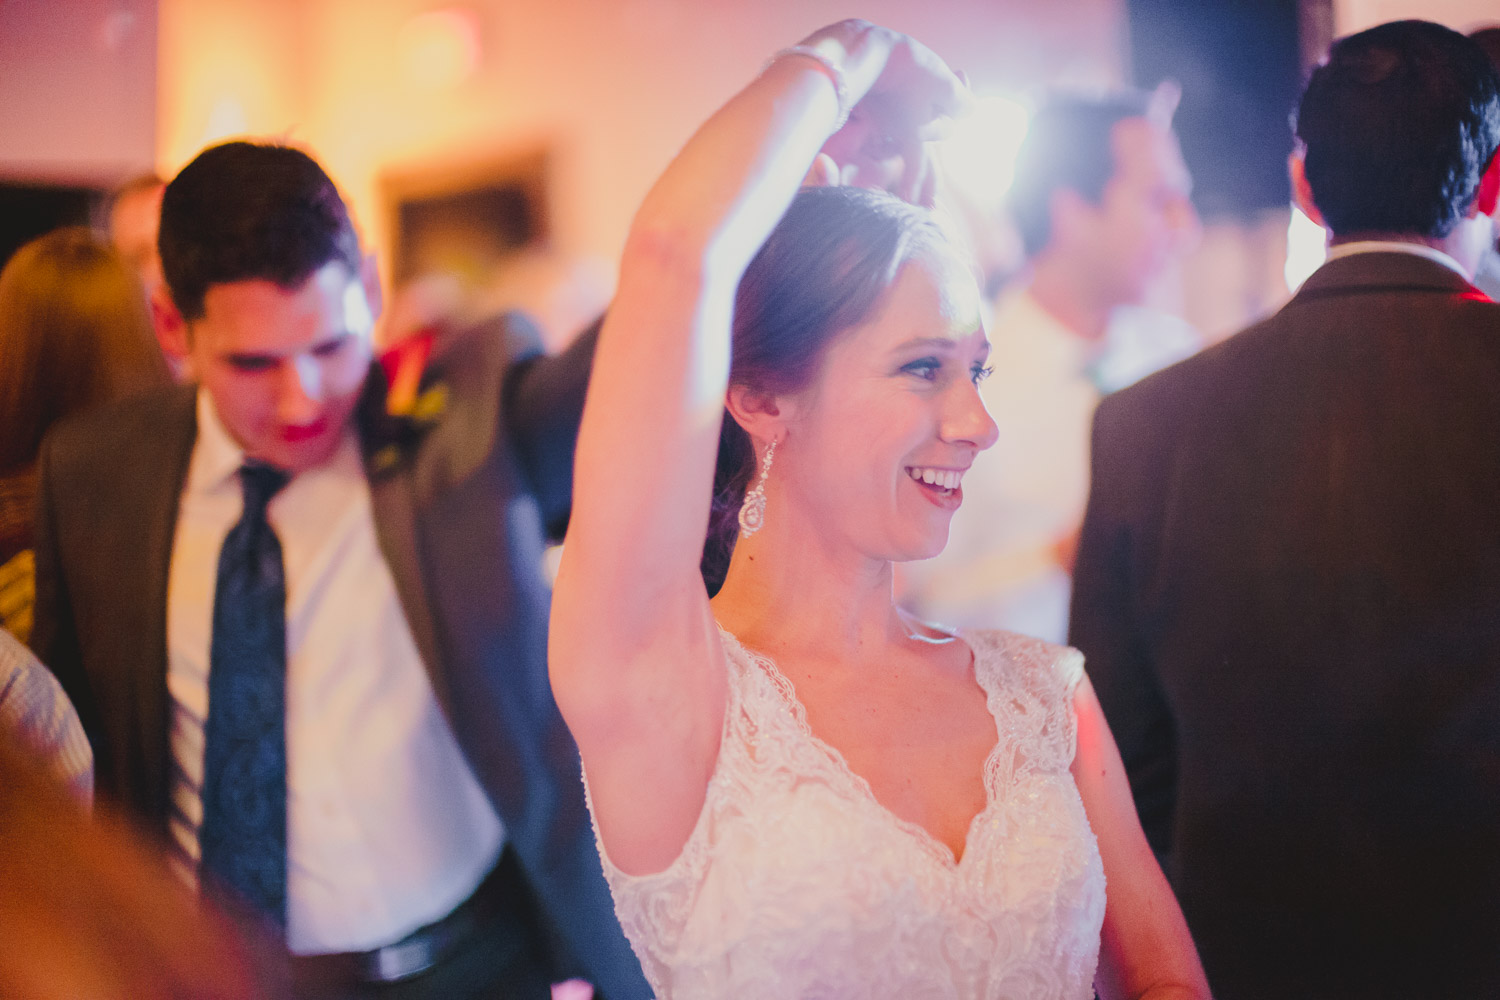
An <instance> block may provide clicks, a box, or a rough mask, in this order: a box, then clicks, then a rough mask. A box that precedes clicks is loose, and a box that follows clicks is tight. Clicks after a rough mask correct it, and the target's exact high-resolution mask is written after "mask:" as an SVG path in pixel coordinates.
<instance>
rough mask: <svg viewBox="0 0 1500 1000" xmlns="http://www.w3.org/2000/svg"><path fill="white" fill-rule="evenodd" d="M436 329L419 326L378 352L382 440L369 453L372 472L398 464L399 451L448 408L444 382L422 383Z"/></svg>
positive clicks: (408, 446)
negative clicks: (382, 388)
mask: <svg viewBox="0 0 1500 1000" xmlns="http://www.w3.org/2000/svg"><path fill="white" fill-rule="evenodd" d="M435 337H436V330H435V329H433V328H432V327H428V328H426V329H423V330H421V331H419V332H417V333H415V334H413V335H411V336H410V337H406V338H404V339H403V340H402V341H401V342H400V343H399V344H397V345H396V346H394V347H392V348H391V349H390V350H388V351H386V352H385V353H384V354H382V355H381V356H380V365H381V367H382V368H383V369H384V370H385V378H386V385H387V386H388V388H387V390H386V394H385V414H384V416H385V419H384V420H383V421H381V422H382V423H383V424H384V430H385V433H384V434H382V437H383V438H385V444H383V445H382V446H381V447H380V448H379V449H377V450H376V452H375V453H374V455H373V456H372V457H371V459H370V461H371V465H372V466H373V468H374V470H375V471H376V472H389V471H390V470H392V469H394V468H395V467H396V466H397V465H399V464H400V462H401V459H402V457H403V455H404V454H405V453H406V452H408V451H409V450H410V449H411V448H413V447H415V446H416V444H417V442H418V441H420V440H421V439H422V436H423V435H424V434H425V433H426V432H427V431H428V430H429V429H430V428H431V427H432V425H433V424H435V423H437V421H438V420H439V419H440V418H441V417H442V415H443V413H444V411H446V410H447V409H448V398H449V392H448V385H447V383H446V382H441V381H439V382H433V383H431V384H429V385H427V386H426V387H425V388H423V387H422V373H423V370H424V369H425V368H426V367H427V360H428V358H430V357H431V356H432V344H433V340H434V339H435Z"/></svg>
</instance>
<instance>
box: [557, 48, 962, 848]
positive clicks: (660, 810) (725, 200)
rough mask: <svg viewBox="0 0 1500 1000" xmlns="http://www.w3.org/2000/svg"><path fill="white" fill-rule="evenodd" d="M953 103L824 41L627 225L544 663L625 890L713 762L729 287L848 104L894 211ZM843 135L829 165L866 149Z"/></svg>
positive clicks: (677, 830)
mask: <svg viewBox="0 0 1500 1000" xmlns="http://www.w3.org/2000/svg"><path fill="white" fill-rule="evenodd" d="M867 97H868V98H869V99H868V100H866V98H867ZM963 97H964V90H963V87H962V85H961V84H960V83H959V82H958V80H957V79H956V78H955V77H954V76H953V75H952V74H951V73H950V72H949V71H948V70H947V68H946V67H945V66H944V65H943V63H942V62H941V60H939V59H937V58H936V57H935V56H933V55H932V53H931V52H929V51H928V50H927V49H925V48H923V47H922V46H921V45H920V44H918V43H916V42H914V41H912V40H910V39H908V38H905V37H904V36H901V35H898V34H896V33H894V32H890V31H887V30H885V29H883V28H879V27H876V26H874V25H871V24H868V23H865V22H860V21H845V22H841V23H839V24H836V25H832V26H830V27H828V28H825V29H823V30H821V31H819V32H816V33H815V34H813V35H812V36H810V37H809V38H808V39H807V40H806V41H804V42H803V43H802V44H801V45H799V46H796V47H794V48H792V49H790V50H787V51H785V52H783V53H781V54H780V55H778V56H777V57H776V58H775V59H773V60H772V62H771V63H770V64H769V65H768V66H767V68H766V69H765V70H764V71H763V72H762V73H761V75H760V76H758V77H757V78H756V79H755V80H753V81H752V82H751V83H750V84H749V85H748V86H747V87H746V88H745V89H744V90H742V91H741V92H740V93H739V94H737V95H736V96H735V97H734V98H733V99H731V100H730V101H729V103H728V104H726V105H725V106H724V107H723V108H721V109H720V110H719V111H718V112H717V113H716V114H715V115H714V116H713V117H712V118H710V119H709V120H708V122H706V123H705V124H704V125H703V126H702V127H701V128H700V129H699V130H698V132H697V133H696V134H695V135H694V136H693V138H692V139H691V140H690V141H689V142H688V144H687V145H686V146H685V147H684V148H683V150H682V151H681V153H679V154H678V156H677V158H676V159H675V160H674V161H673V162H672V164H671V165H670V166H669V167H668V168H667V170H666V172H665V173H664V174H663V175H662V177H661V178H660V179H659V180H658V181H657V183H656V185H655V186H654V187H653V188H652V190H651V192H650V194H649V195H648V196H647V197H646V200H645V202H644V204H643V205H642V206H641V208H640V210H639V212H638V213H637V215H636V217H635V220H634V223H633V224H632V226H631V231H630V236H629V239H628V240H627V243H626V248H625V253H624V256H623V259H622V261H621V265H620V277H619V286H618V291H617V292H616V295H615V298H614V301H613V303H612V304H611V305H610V308H609V313H608V317H607V318H606V320H605V323H604V327H603V330H602V331H601V334H600V337H599V345H598V351H597V354H596V356H595V360H594V369H593V374H592V378H591V381H590V384H589V395H588V402H587V405H586V407H585V410H584V416H583V424H582V428H581V430H580V433H579V438H578V455H577V464H576V473H575V490H574V501H573V513H572V518H571V522H570V527H569V531H568V539H567V545H566V547H565V550H564V557H563V563H562V567H561V569H560V572H559V576H558V580H557V587H556V590H555V593H554V599H553V611H552V626H551V650H550V654H549V660H550V667H551V674H552V684H553V689H554V691H555V694H556V696H557V701H558V704H559V706H560V707H561V709H562V711H563V714H564V717H565V718H566V719H567V721H568V724H569V726H570V728H571V729H572V730H573V733H574V735H575V737H576V739H577V741H578V744H579V747H580V749H581V751H582V753H583V758H584V763H585V766H586V768H587V770H588V774H589V779H590V787H591V791H592V794H593V798H594V806H595V813H596V816H597V817H598V820H599V823H600V828H601V831H602V833H603V838H604V841H605V845H606V848H607V849H608V851H609V853H610V855H611V859H612V860H613V861H614V862H615V863H616V864H617V865H619V866H620V867H621V868H623V869H624V870H626V871H635V872H644V871H655V870H659V869H660V868H662V867H665V866H666V865H667V864H668V863H669V862H670V861H671V860H672V859H673V858H674V857H675V856H676V854H677V853H678V851H679V850H680V848H681V846H682V844H683V843H684V842H685V841H686V839H687V836H688V834H689V833H690V832H691V829H692V825H693V823H694V822H695V820H696V817H697V815H698V812H699V810H700V809H701V806H702V802H703V796H704V790H705V786H706V783H707V780H708V777H709V775H710V774H711V772H712V770H713V766H714V762H715V759H716V755H717V752H718V745H719V738H720V732H721V728H722V724H723V709H724V698H725V676H724V663H723V652H722V649H721V647H720V645H719V640H718V637H717V634H716V631H715V627H714V623H713V619H712V617H711V615H710V612H709V606H708V599H707V593H706V591H705V589H704V586H703V583H702V580H701V578H700V576H699V569H698V566H699V559H700V556H701V554H702V550H703V543H704V534H705V531H706V529H707V525H708V517H709V508H710V499H711V496H710V495H711V492H712V485H713V476H714V462H715V456H716V451H717V443H718V437H719V425H720V421H721V420H722V419H723V412H724V398H725V391H726V389H727V386H728V380H729V358H730V321H731V314H732V311H733V303H734V297H735V291H736V288H737V287H738V284H739V281H740V278H741V276H742V275H743V274H744V272H745V269H746V267H747V266H748V265H749V263H750V261H751V259H752V258H753V257H754V255H755V253H756V251H757V250H758V249H759V247H760V246H761V244H762V243H763V242H764V241H765V239H766V237H767V236H768V235H769V234H770V232H771V230H772V228H773V227H774V226H775V225H776V223H777V221H778V220H779V219H780V218H781V216H782V214H783V213H784V212H785V210H786V208H787V206H788V204H789V203H790V202H791V199H792V197H793V195H794V194H795V193H796V191H797V188H798V186H799V185H800V184H801V182H802V180H803V178H804V177H805V176H806V175H807V174H808V172H809V169H810V168H811V167H812V166H813V164H814V161H815V159H820V158H819V151H820V150H821V149H823V147H824V145H825V143H827V142H828V140H829V138H830V136H831V135H832V134H833V133H835V132H836V131H838V129H839V127H840V125H841V124H842V120H843V118H844V117H845V116H846V115H847V114H848V112H849V109H850V107H851V106H852V105H856V104H859V105H860V109H859V111H860V113H859V115H858V116H857V117H858V118H859V128H860V129H863V130H866V131H869V132H873V133H878V135H877V138H879V139H880V140H881V141H882V142H883V143H884V144H885V147H886V148H889V149H901V150H905V151H907V156H906V157H905V160H906V162H907V164H908V169H907V170H906V171H905V175H904V177H903V178H901V180H900V181H899V183H900V185H901V190H898V192H897V193H901V194H905V195H906V196H908V197H910V196H912V195H913V194H915V193H916V192H917V189H918V187H919V186H920V185H921V184H922V183H923V178H922V174H921V171H920V170H917V169H912V167H913V166H914V165H916V164H919V163H920V162H921V160H922V158H921V156H920V155H919V154H917V155H913V154H912V151H913V150H919V149H920V145H921V144H920V139H921V135H922V131H923V130H924V129H925V128H927V127H928V126H929V125H930V124H931V122H932V121H933V120H935V119H936V118H938V117H940V116H942V115H944V114H946V113H949V112H950V111H952V110H953V109H954V107H955V106H956V104H958V103H959V102H960V101H961V100H963ZM861 102H863V103H861ZM853 132H855V130H854V129H850V130H848V131H846V132H845V133H844V135H841V136H840V142H839V143H834V144H831V145H830V147H829V148H830V150H834V149H835V148H836V147H837V146H838V145H840V144H843V145H846V146H856V147H858V146H864V147H865V148H868V146H869V144H868V143H862V142H861V140H860V138H859V137H858V136H857V135H852V133H853ZM856 152H857V150H856ZM820 168H821V169H823V170H824V171H831V170H833V169H835V167H834V165H831V164H828V163H827V161H826V160H821V159H820ZM850 169H857V168H853V167H851V168H850ZM647 788H649V789H650V795H649V797H647V796H643V795H641V791H642V789H647Z"/></svg>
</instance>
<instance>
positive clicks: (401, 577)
mask: <svg viewBox="0 0 1500 1000" xmlns="http://www.w3.org/2000/svg"><path fill="white" fill-rule="evenodd" d="M160 245H161V251H162V260H163V266H164V270H165V273H166V280H167V282H168V285H169V287H170V289H171V292H172V296H173V300H174V302H175V303H176V305H177V307H178V308H179V310H180V311H181V313H182V316H183V317H184V319H185V320H186V326H185V330H184V333H185V339H184V342H183V343H182V344H181V345H179V350H180V351H181V352H182V353H183V354H184V355H185V356H186V357H187V358H188V359H189V360H190V362H191V366H192V370H193V372H194V374H195V376H196V378H197V384H196V385H190V386H184V387H179V388H176V389H173V390H170V391H165V392H162V393H160V394H157V395H155V396H150V397H144V398H141V399H138V400H136V401H132V402H129V403H127V404H125V405H121V406H118V407H115V408H112V409H109V410H104V411H100V412H97V413H93V414H88V415H85V416H84V417H83V418H82V419H79V420H76V421H74V422H72V423H70V424H67V425H64V426H62V427H60V428H59V429H58V430H57V431H56V432H55V433H54V434H53V436H52V437H50V438H49V440H48V441H47V444H46V446H45V448H44V455H43V458H42V460H41V485H40V493H39V497H40V499H39V510H38V526H37V587H38V600H37V624H36V632H35V637H34V642H35V647H36V650H37V652H38V654H39V655H41V656H42V657H44V658H45V662H47V663H49V664H50V665H51V666H52V667H53V669H54V670H55V672H56V673H57V675H58V677H59V678H60V680H61V681H62V682H63V684H64V686H65V688H66V689H67V690H68V692H69V694H70V695H71V696H72V698H73V699H74V700H75V702H76V703H77V704H78V705H79V708H80V714H81V715H82V717H83V719H84V724H85V727H86V728H87V729H88V731H89V733H90V735H91V738H92V741H93V743H94V746H95V751H96V754H97V765H98V766H97V769H96V770H97V774H98V789H99V792H100V793H101V795H102V796H103V797H104V798H106V799H110V800H114V801H115V802H117V803H119V804H122V805H123V806H125V807H126V808H128V809H129V810H130V811H131V812H133V813H134V814H135V815H136V816H137V817H138V818H140V819H141V820H143V821H144V822H145V823H146V824H148V825H149V826H150V827H152V828H154V829H155V830H156V831H158V832H159V833H160V834H161V835H162V836H163V837H164V838H166V839H167V840H168V841H169V842H170V843H171V845H172V847H173V848H174V849H175V850H174V854H175V855H176V856H177V857H178V858H179V859H180V860H181V861H182V862H183V867H184V869H185V874H186V875H187V876H188V877H189V878H196V879H197V880H198V881H199V882H200V883H201V884H203V885H204V886H205V887H206V888H210V889H213V890H214V891H216V892H222V893H223V894H225V895H226V896H227V897H228V898H230V899H231V900H232V901H233V904H234V905H236V906H238V907H240V908H241V909H243V910H244V911H248V912H252V913H254V914H255V915H256V916H257V917H258V918H259V919H260V922H261V923H262V924H263V926H264V927H266V928H269V929H270V930H271V932H272V933H273V934H276V935H284V937H285V941H286V943H287V946H288V949H289V951H290V952H291V953H292V956H293V957H292V959H291V966H292V970H293V971H292V974H293V977H294V980H295V981H296V982H298V983H299V984H301V985H302V986H303V987H304V988H305V989H306V990H307V992H309V993H316V994H317V995H320V996H321V995H329V996H358V997H429V996H430V997H444V998H447V997H469V996H473V997H481V996H483V997H490V996H499V997H512V996H514V997H545V996H547V995H548V992H549V988H550V984H551V983H552V982H553V981H556V980H560V979H564V978H567V977H568V976H570V975H579V976H583V977H586V978H587V979H589V980H591V981H593V982H594V983H595V984H597V985H598V986H599V987H600V989H601V991H602V993H603V994H604V995H605V996H607V997H611V998H615V997H633V996H644V995H646V994H647V992H648V991H647V989H646V986H645V983H644V980H643V979H642V977H641V975H640V971H639V967H638V965H637V964H636V961H635V959H634V957H633V955H632V954H631V953H630V950H629V947H628V945H627V943H626V942H625V939H624V936H623V935H622V933H621V931H620V928H619V924H618V922H617V921H616V920H615V918H614V913H613V907H612V905H611V901H610V898H609V893H608V889H607V887H606V885H605V883H604V880H603V877H602V874H601V871H600V866H599V861H598V857H597V855H596V853H595V849H594V845H593V838H592V834H591V832H590V826H589V823H588V817H587V814H586V812H585V809H584V803H583V794H582V786H581V783H580V776H579V767H578V760H577V751H576V749H575V748H574V746H573V744H572V741H571V740H570V738H569V736H568V734H567V730H566V728H565V727H564V725H563V723H562V721H561V719H560V717H559V716H558V713H557V710H556V707H555V706H554V705H553V702H552V697H551V693H550V689H549V686H548V682H547V675H546V620H547V610H548V596H549V594H548V588H547V585H546V583H545V579H544V577H543V573H542V568H541V560H542V554H543V548H544V545H545V543H546V541H547V539H548V537H549V536H554V535H556V534H557V533H558V532H559V531H560V530H561V527H562V526H563V524H564V522H565V520H566V516H567V510H568V504H569V495H570V491H571V471H572V452H573V439H574V435H575V432H576V428H577V422H578V418H579V413H580V410H581V406H582V398H583V393H584V387H585V383H586V380H587V375H588V368H589V361H590V358H591V356H592V355H591V352H592V346H593V340H592V337H591V336H585V337H584V338H581V339H580V341H579V342H578V343H577V344H575V346H574V347H573V348H571V349H570V350H569V351H567V352H566V353H564V354H563V355H560V356H558V357H555V358H546V357H543V356H541V354H540V351H539V347H538V342H537V340H536V337H535V335H534V331H533V330H531V329H530V328H528V327H527V326H526V325H525V324H523V323H521V322H519V321H516V320H509V321H500V322H496V323H492V324H488V325H485V326H482V327H480V328H478V329H475V330H473V331H471V332H469V333H468V334H466V335H464V336H461V337H458V338H456V339H455V341H454V342H453V343H451V344H450V345H448V346H447V349H446V350H444V351H443V352H441V353H440V355H439V357H438V358H437V359H436V361H435V362H434V363H433V364H432V365H431V366H429V367H430V370H429V371H427V372H426V373H425V375H424V376H423V381H422V384H421V387H420V389H419V391H418V392H416V393H412V392H406V393H400V392H397V391H391V392H389V393H388V390H387V382H386V379H385V376H384V373H383V371H382V368H381V366H380V365H378V364H375V363H373V358H372V350H371V340H370V334H371V327H372V324H373V322H374V317H375V312H376V309H377V303H378V289H377V287H376V282H375V279H374V276H373V271H372V269H371V268H370V267H369V262H368V261H367V260H366V259H364V258H363V257H362V256H361V253H360V249H359V246H358V242H357V239H356V237H355V234H354V231H353V227H352V226H351V224H350V221H349V217H348V214H347V211H346V209H345V207H344V204H343V202H342V200H341V199H340V198H339V195H338V192H337V190H336V189H335V188H334V186H333V184H332V182H331V181H330V180H329V179H328V177H327V175H326V174H325V173H324V172H323V170H322V169H321V168H320V167H319V166H318V165H317V163H315V162H314V161H313V160H312V159H311V158H309V157H308V156H306V155H305V154H303V153H301V152H299V151H296V150H293V149H289V148H285V147H277V146H262V145H254V144H249V143H229V144H226V145H223V146H218V147H214V148H212V149H209V150H207V151H205V152H204V153H202V154H201V155H200V156H199V157H198V158H197V159H196V160H195V161H194V162H193V163H191V164H189V165H188V166H187V167H186V168H185V169H184V170H183V171H182V173H181V174H180V175H178V177H177V178H176V179H175V180H174V181H173V182H172V183H171V184H170V185H169V186H168V189H167V192H166V195H165V198H164V200H163V206H162V222H161V236H160ZM399 381H400V379H399V378H398V379H397V382H398V383H399ZM402 396H404V397H405V398H400V397H402ZM413 397H414V398H413ZM393 410H395V411H398V412H396V413H394V414H393V412H392V411H393Z"/></svg>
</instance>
